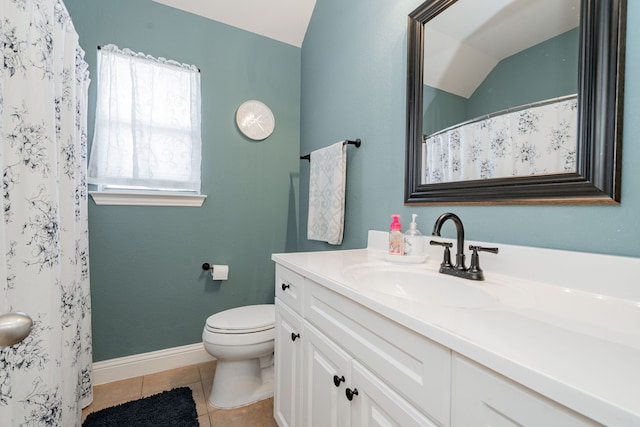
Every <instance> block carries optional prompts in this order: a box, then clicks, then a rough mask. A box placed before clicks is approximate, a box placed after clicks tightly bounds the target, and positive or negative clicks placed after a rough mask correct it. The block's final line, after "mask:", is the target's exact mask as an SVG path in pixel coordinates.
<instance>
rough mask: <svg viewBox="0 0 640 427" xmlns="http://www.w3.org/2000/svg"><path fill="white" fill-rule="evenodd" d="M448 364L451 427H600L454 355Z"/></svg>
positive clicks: (531, 391)
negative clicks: (450, 372)
mask: <svg viewBox="0 0 640 427" xmlns="http://www.w3.org/2000/svg"><path fill="white" fill-rule="evenodd" d="M452 364H453V366H452V383H453V384H452V387H453V394H452V401H451V405H452V410H451V426H452V427H466V426H470V425H491V426H505V427H508V426H513V427H516V426H562V427H587V426H590V427H593V426H601V424H599V423H596V422H595V421H593V420H591V419H588V418H586V417H584V416H582V415H580V414H578V413H576V412H574V411H572V410H570V409H569V408H566V407H564V406H562V405H560V404H558V403H556V402H554V401H552V400H550V399H547V398H546V397H544V396H542V395H540V394H538V393H536V392H534V391H533V390H530V389H528V388H526V387H524V386H522V385H520V384H518V383H516V382H513V381H511V380H510V379H508V378H505V377H503V376H502V375H499V374H497V373H496V372H494V371H491V370H489V369H487V368H485V367H483V366H481V365H479V364H477V363H475V362H473V361H471V360H469V359H467V358H465V357H462V356H460V355H458V354H455V355H454V356H453V362H452Z"/></svg>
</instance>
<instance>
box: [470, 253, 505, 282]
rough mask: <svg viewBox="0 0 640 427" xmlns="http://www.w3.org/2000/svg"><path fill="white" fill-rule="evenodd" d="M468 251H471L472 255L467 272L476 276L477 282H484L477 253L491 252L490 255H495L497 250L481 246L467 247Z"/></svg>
mask: <svg viewBox="0 0 640 427" xmlns="http://www.w3.org/2000/svg"><path fill="white" fill-rule="evenodd" d="M469 250H470V251H473V253H472V254H471V265H470V266H469V272H470V273H472V274H476V275H477V276H478V277H479V280H484V274H483V273H482V269H481V268H480V257H479V256H478V252H491V253H492V254H497V253H498V248H485V247H482V246H474V245H469Z"/></svg>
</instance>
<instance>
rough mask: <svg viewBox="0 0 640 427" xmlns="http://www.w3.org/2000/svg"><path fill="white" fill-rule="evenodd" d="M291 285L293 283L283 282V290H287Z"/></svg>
mask: <svg viewBox="0 0 640 427" xmlns="http://www.w3.org/2000/svg"><path fill="white" fill-rule="evenodd" d="M290 287H291V285H288V284H286V283H283V284H282V290H283V291H286V290H287V289H289V288H290Z"/></svg>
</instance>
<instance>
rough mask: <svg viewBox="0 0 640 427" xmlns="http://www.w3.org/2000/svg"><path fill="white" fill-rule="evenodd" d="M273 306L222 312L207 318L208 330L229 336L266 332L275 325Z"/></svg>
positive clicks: (262, 305)
mask: <svg viewBox="0 0 640 427" xmlns="http://www.w3.org/2000/svg"><path fill="white" fill-rule="evenodd" d="M275 317H276V314H275V307H274V305H273V304H259V305H247V306H244V307H236V308H231V309H229V310H225V311H221V312H220V313H216V314H214V315H211V316H209V317H208V318H207V329H209V330H211V331H214V332H220V333H227V334H243V333H250V332H258V331H264V330H266V329H271V328H273V327H274V325H275Z"/></svg>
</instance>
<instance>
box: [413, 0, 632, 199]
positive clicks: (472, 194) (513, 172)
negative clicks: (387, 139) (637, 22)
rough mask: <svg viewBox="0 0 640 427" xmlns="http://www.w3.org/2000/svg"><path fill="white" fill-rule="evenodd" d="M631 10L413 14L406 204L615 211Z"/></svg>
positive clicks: (540, 3) (599, 6) (458, 5)
mask: <svg viewBox="0 0 640 427" xmlns="http://www.w3.org/2000/svg"><path fill="white" fill-rule="evenodd" d="M625 14H626V10H625V2H624V0H610V1H604V2H602V1H598V0H490V1H489V0H487V1H483V2H478V1H474V0H458V1H456V0H428V1H426V2H425V3H423V4H422V5H421V6H420V7H419V8H418V9H416V10H415V11H414V12H413V13H412V14H410V15H409V33H408V48H409V49H408V64H409V66H408V82H407V83H408V85H407V87H408V111H407V113H408V114H407V117H408V119H407V168H406V180H405V182H406V191H405V195H406V197H405V198H406V202H407V203H411V202H419V203H430V202H457V203H459V202H462V203H465V202H470V203H478V202H480V203H483V202H499V203H521V202H556V203H557V202H565V203H566V202H569V203H574V202H590V203H593V202H604V203H607V202H615V201H618V200H619V173H620V169H619V165H620V159H619V152H620V138H619V135H620V131H621V111H620V110H621V106H622V102H621V96H620V95H621V93H622V87H621V85H620V86H619V85H618V83H619V82H621V81H622V80H621V77H622V71H623V70H622V63H623V62H622V57H623V44H622V41H623V40H622V39H623V37H622V36H623V35H624V34H623V29H624V17H625V16H626V15H625Z"/></svg>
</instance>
